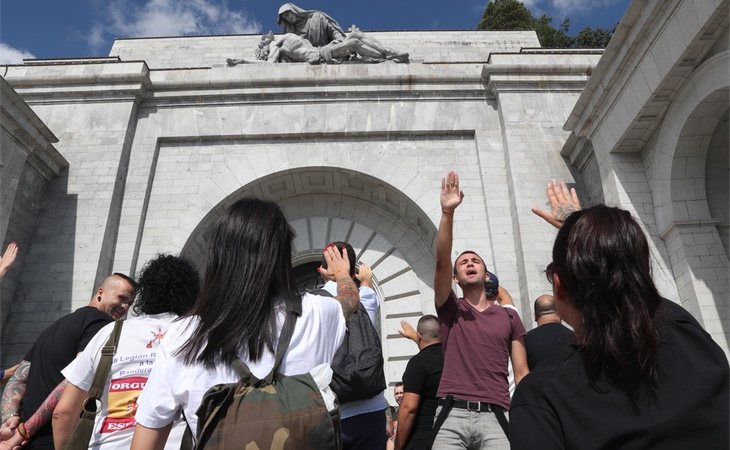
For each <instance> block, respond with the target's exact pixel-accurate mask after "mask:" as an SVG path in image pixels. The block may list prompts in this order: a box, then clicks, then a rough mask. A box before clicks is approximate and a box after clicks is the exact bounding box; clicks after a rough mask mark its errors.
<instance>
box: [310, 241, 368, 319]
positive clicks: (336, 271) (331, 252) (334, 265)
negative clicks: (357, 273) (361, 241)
mask: <svg viewBox="0 0 730 450" xmlns="http://www.w3.org/2000/svg"><path fill="white" fill-rule="evenodd" d="M324 259H325V261H326V262H327V268H326V269H325V268H324V267H320V268H319V269H318V270H319V273H320V274H321V275H322V277H323V278H325V279H333V280H335V282H337V295H336V296H335V299H336V300H337V301H338V302H340V305H341V306H342V314H343V315H344V316H345V320H347V319H349V318H350V316H352V314H353V313H354V312H355V311H357V308H358V306H359V305H360V293H359V292H358V289H357V286H356V285H355V281H354V280H353V279H352V278H350V261H349V260H348V259H347V249H346V248H343V249H342V254H340V251H339V250H338V249H337V247H335V246H334V245H330V246H328V247H327V248H325V249H324Z"/></svg>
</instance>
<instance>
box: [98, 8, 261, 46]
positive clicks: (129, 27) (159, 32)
mask: <svg viewBox="0 0 730 450" xmlns="http://www.w3.org/2000/svg"><path fill="white" fill-rule="evenodd" d="M103 8H104V11H103V13H102V14H101V15H102V16H103V17H104V19H103V20H102V21H100V22H97V23H95V24H94V26H93V27H92V29H91V31H90V32H89V33H88V34H87V42H88V43H89V45H90V46H91V47H92V48H93V49H95V50H99V47H100V46H101V44H102V43H103V42H104V39H103V38H101V39H100V37H101V36H104V37H106V38H108V39H113V38H118V37H150V36H180V35H200V34H245V33H260V32H261V30H262V28H261V24H259V23H258V22H257V21H256V20H255V19H253V18H251V17H250V16H249V14H248V13H247V12H246V11H244V10H232V9H230V8H229V7H228V1H227V0H145V2H144V4H143V5H142V6H141V7H140V6H137V5H135V6H134V7H133V6H132V5H131V4H130V1H129V0H112V1H110V2H108V3H106V4H105V6H104V7H103ZM95 31H97V32H98V33H95Z"/></svg>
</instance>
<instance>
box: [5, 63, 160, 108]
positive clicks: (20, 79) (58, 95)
mask: <svg viewBox="0 0 730 450" xmlns="http://www.w3.org/2000/svg"><path fill="white" fill-rule="evenodd" d="M5 78H6V80H7V81H8V83H10V84H11V85H12V86H13V88H14V89H15V90H16V91H17V92H18V94H19V95H21V97H22V98H23V100H25V101H27V102H30V103H34V102H35V103H38V102H41V103H43V102H54V101H60V102H69V101H84V102H108V101H117V100H120V99H132V100H134V99H137V98H138V97H140V96H141V95H143V94H144V92H145V91H146V90H147V89H149V87H150V79H149V69H148V68H147V65H146V64H145V62H144V61H129V62H120V61H115V60H112V59H110V58H103V59H100V58H93V59H91V60H88V61H86V60H78V59H73V60H57V59H56V60H34V61H29V62H28V63H27V64H25V65H14V66H6V75H5Z"/></svg>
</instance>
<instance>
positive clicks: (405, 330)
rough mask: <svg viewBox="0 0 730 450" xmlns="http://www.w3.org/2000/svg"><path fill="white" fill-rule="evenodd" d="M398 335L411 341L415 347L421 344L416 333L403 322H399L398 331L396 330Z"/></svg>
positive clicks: (410, 326)
mask: <svg viewBox="0 0 730 450" xmlns="http://www.w3.org/2000/svg"><path fill="white" fill-rule="evenodd" d="M398 333H400V335H401V336H403V337H404V338H407V339H410V340H412V341H413V342H414V343H415V344H416V345H418V344H419V343H420V342H421V339H420V338H419V337H418V332H417V331H416V330H415V328H413V326H412V325H411V324H410V323H408V322H406V321H405V320H401V321H400V330H398Z"/></svg>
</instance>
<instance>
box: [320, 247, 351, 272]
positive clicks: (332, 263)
mask: <svg viewBox="0 0 730 450" xmlns="http://www.w3.org/2000/svg"><path fill="white" fill-rule="evenodd" d="M323 253H324V260H325V261H326V262H327V268H326V269H325V268H324V267H320V268H319V269H317V270H319V273H320V275H322V278H324V279H327V280H335V281H337V280H339V279H340V278H343V277H344V276H346V277H347V278H350V260H349V259H347V248H343V249H342V254H340V250H339V249H338V248H337V247H336V246H335V245H334V244H332V245H329V246H327V247H326V248H325V249H324V251H323Z"/></svg>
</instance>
